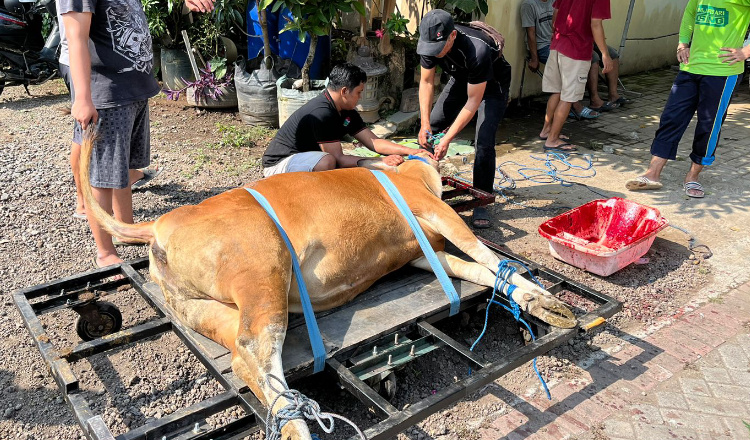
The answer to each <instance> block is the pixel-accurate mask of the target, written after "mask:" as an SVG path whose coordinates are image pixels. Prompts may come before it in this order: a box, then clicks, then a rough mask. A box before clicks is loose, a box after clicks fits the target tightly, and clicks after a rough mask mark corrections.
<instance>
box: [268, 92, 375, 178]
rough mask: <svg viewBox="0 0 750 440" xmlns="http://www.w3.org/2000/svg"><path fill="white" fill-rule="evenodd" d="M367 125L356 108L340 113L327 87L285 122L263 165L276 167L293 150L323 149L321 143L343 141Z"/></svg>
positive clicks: (299, 151) (293, 152)
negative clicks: (346, 135) (326, 89)
mask: <svg viewBox="0 0 750 440" xmlns="http://www.w3.org/2000/svg"><path fill="white" fill-rule="evenodd" d="M366 127H367V126H366V125H365V123H364V121H363V120H362V117H361V116H359V113H357V112H356V111H355V110H343V111H342V112H341V113H339V112H338V110H336V106H335V105H334V104H333V101H332V100H331V97H330V95H329V94H328V91H323V93H321V94H320V96H317V97H315V98H313V99H312V100H311V101H310V102H308V103H307V104H305V105H303V106H302V107H300V108H299V109H297V111H295V112H294V113H292V116H290V117H289V119H287V120H286V122H284V125H282V126H281V128H280V129H279V131H278V132H277V133H276V136H275V137H274V138H273V140H271V143H270V144H269V145H268V148H267V149H266V152H265V154H263V167H264V168H268V167H272V166H274V165H276V164H277V163H279V162H280V161H281V160H283V159H285V158H287V157H289V156H291V155H293V154H297V153H302V152H304V151H321V149H320V144H326V143H331V142H340V141H341V139H342V138H343V137H344V135H345V134H349V135H352V136H353V135H355V134H357V133H359V132H360V131H362V130H364V129H365V128H366Z"/></svg>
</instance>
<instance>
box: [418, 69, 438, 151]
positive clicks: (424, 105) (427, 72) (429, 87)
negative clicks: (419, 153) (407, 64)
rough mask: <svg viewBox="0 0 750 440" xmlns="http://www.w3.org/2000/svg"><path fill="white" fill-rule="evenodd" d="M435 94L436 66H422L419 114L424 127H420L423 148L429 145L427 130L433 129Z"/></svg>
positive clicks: (420, 139) (420, 143) (420, 142)
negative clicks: (432, 113)
mask: <svg viewBox="0 0 750 440" xmlns="http://www.w3.org/2000/svg"><path fill="white" fill-rule="evenodd" d="M434 94H435V68H434V67H433V68H432V69H425V68H424V67H422V74H421V76H420V78H419V114H420V117H421V120H422V127H421V128H420V129H419V145H421V146H422V148H426V147H427V132H429V131H431V129H432V128H431V127H430V109H431V107H432V98H433V96H434Z"/></svg>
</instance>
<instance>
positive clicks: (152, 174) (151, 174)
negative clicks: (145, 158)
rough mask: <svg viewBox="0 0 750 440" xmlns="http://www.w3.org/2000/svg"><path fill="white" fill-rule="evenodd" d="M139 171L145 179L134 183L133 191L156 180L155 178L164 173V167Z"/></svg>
mask: <svg viewBox="0 0 750 440" xmlns="http://www.w3.org/2000/svg"><path fill="white" fill-rule="evenodd" d="M139 171H141V172H142V173H143V177H141V178H140V179H138V180H136V181H135V182H133V184H132V185H130V189H131V190H136V189H138V188H140V187H142V186H143V185H145V184H147V183H148V182H150V181H152V180H154V179H155V178H157V177H159V175H160V174H161V173H163V172H164V167H159V168H141V169H140V170H139Z"/></svg>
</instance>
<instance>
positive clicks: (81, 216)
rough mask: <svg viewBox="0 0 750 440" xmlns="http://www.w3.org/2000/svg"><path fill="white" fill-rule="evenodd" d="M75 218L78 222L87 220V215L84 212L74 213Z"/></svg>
mask: <svg viewBox="0 0 750 440" xmlns="http://www.w3.org/2000/svg"><path fill="white" fill-rule="evenodd" d="M73 218H75V219H78V220H86V214H85V213H83V212H75V211H73Z"/></svg>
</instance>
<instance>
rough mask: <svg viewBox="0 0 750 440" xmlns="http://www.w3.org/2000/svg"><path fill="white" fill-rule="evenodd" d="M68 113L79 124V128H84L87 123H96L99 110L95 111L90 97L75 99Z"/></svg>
mask: <svg viewBox="0 0 750 440" xmlns="http://www.w3.org/2000/svg"><path fill="white" fill-rule="evenodd" d="M70 115H71V116H73V119H75V120H76V121H78V123H79V124H81V128H82V129H84V130H85V129H86V127H88V125H89V123H94V124H96V123H97V122H98V121H99V112H97V111H96V107H94V103H93V102H91V100H90V99H88V100H86V99H76V100H75V102H74V103H73V107H71V109H70Z"/></svg>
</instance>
